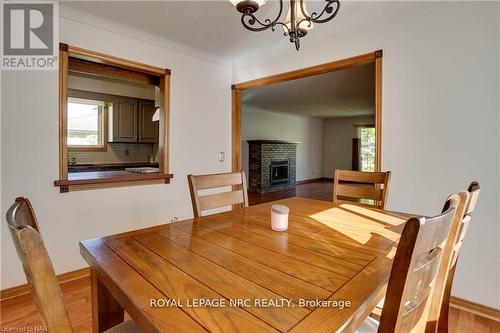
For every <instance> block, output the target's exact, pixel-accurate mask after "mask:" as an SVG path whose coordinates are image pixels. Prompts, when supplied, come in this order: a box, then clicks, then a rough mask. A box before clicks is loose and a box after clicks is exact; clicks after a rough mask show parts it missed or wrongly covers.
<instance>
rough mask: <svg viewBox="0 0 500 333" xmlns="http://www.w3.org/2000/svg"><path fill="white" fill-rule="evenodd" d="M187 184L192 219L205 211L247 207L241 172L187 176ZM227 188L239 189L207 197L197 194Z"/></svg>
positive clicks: (245, 187)
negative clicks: (202, 191)
mask: <svg viewBox="0 0 500 333" xmlns="http://www.w3.org/2000/svg"><path fill="white" fill-rule="evenodd" d="M188 182H189V190H190V192H191V202H192V204H193V213H194V217H200V216H201V214H202V212H203V211H205V210H209V209H214V208H220V207H224V206H229V205H240V206H241V207H248V194H247V181H246V177H245V172H243V171H240V172H232V173H219V174H210V175H198V176H194V175H188ZM227 186H238V187H240V188H239V189H236V190H232V191H229V192H218V193H212V194H207V195H200V194H199V193H198V191H200V190H209V189H216V188H221V187H227Z"/></svg>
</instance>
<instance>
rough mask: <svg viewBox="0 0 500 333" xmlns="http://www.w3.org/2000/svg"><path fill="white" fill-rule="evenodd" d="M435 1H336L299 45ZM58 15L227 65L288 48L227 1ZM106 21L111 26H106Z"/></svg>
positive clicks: (118, 5)
mask: <svg viewBox="0 0 500 333" xmlns="http://www.w3.org/2000/svg"><path fill="white" fill-rule="evenodd" d="M287 3H288V2H287V1H285V10H287V8H288V4H287ZM306 3H307V5H308V7H307V8H308V11H309V12H312V11H314V10H320V9H321V8H322V6H324V3H325V2H324V1H317V0H307V2H306ZM435 5H436V4H435V3H434V2H432V1H428V2H415V1H406V2H395V1H387V2H386V1H369V2H363V1H342V3H341V8H340V12H339V14H338V16H337V17H336V18H335V19H333V20H332V21H330V22H328V23H325V24H316V25H315V27H314V29H313V30H312V32H311V33H310V34H309V35H308V36H306V37H305V38H303V40H302V43H301V44H302V47H303V48H307V46H308V41H312V40H315V39H316V40H321V39H322V38H324V37H325V36H327V35H330V34H339V36H340V34H344V35H345V34H348V33H353V32H357V31H359V30H360V29H363V28H370V27H372V26H373V24H375V23H376V22H378V21H382V20H387V19H390V18H393V17H401V16H403V15H406V14H409V13H412V12H414V11H417V10H422V9H423V8H427V7H429V6H435ZM277 9H278V3H277V2H276V1H273V0H268V1H267V3H266V4H265V5H264V6H262V7H261V8H260V9H259V11H258V12H257V16H258V17H259V18H261V19H262V18H267V17H273V16H274V15H276V13H277ZM285 14H286V13H284V14H282V15H283V16H285ZM60 16H62V17H65V18H67V19H71V20H73V21H78V22H81V23H84V24H89V25H93V26H97V27H100V28H105V29H108V30H112V31H115V32H118V33H122V34H127V35H130V36H131V35H133V36H131V37H134V38H140V39H158V40H162V41H165V42H167V41H168V43H166V44H164V45H159V46H164V47H165V46H166V47H174V48H176V49H179V48H184V49H183V51H184V52H187V53H189V54H191V55H195V56H200V55H201V56H202V57H204V58H211V59H209V60H212V61H216V62H220V63H230V64H233V65H238V64H245V63H249V62H252V61H256V60H260V59H262V58H266V57H269V56H270V55H277V54H283V53H285V52H289V51H290V49H293V46H292V45H291V44H290V43H289V42H288V40H287V38H285V37H284V36H283V35H282V32H281V31H280V30H279V29H277V31H275V32H272V31H270V30H268V31H264V32H260V33H255V32H250V31H248V30H246V29H245V28H244V27H243V26H242V25H241V22H240V14H239V13H238V12H237V11H236V10H235V8H234V6H233V5H232V4H231V3H230V2H229V1H227V0H212V1H187V0H185V1H63V2H60ZM111 25H112V26H113V28H110V26H111ZM133 31H135V33H134V32H133ZM148 41H150V42H151V40H148ZM162 44H163V43H162Z"/></svg>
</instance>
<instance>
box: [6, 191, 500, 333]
mask: <svg viewBox="0 0 500 333" xmlns="http://www.w3.org/2000/svg"><path fill="white" fill-rule="evenodd" d="M294 196H298V197H305V198H313V199H319V200H326V201H330V200H331V198H332V183H331V182H316V183H309V184H302V185H298V186H297V188H296V189H294V190H289V191H282V192H272V193H266V194H255V193H249V200H250V204H257V203H262V202H268V201H272V200H278V199H283V198H288V197H294ZM62 291H63V295H64V301H65V303H66V306H67V309H68V312H69V316H70V319H71V322H72V324H73V327H74V329H75V333H90V332H92V319H91V302H90V278H89V277H86V278H83V279H79V280H75V281H71V282H67V283H64V284H63V285H62ZM127 317H128V316H127ZM38 325H41V322H40V318H39V315H38V311H37V310H36V307H35V305H34V303H33V301H32V299H31V296H30V295H25V296H20V297H17V298H13V299H9V300H5V301H2V302H1V304H0V331H1V332H4V331H10V332H15V331H17V332H28V331H29V330H26V329H24V328H25V327H36V326H38ZM15 328H19V329H15ZM23 329H24V330H23ZM450 332H451V333H458V332H460V333H462V332H464V333H494V332H499V333H500V322H496V321H493V320H490V319H487V318H483V317H481V316H478V315H475V314H472V313H470V312H466V311H463V310H459V309H456V308H451V309H450Z"/></svg>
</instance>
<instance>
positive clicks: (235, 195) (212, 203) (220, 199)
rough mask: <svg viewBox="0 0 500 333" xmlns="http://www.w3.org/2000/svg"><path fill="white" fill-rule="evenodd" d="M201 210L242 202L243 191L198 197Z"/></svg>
mask: <svg viewBox="0 0 500 333" xmlns="http://www.w3.org/2000/svg"><path fill="white" fill-rule="evenodd" d="M199 200H200V208H201V210H202V211H203V210H209V209H214V208H220V207H224V206H229V205H236V204H241V203H242V202H243V191H242V190H237V191H230V192H220V193H216V194H211V195H204V196H200V197H199Z"/></svg>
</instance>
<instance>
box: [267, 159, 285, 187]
mask: <svg viewBox="0 0 500 333" xmlns="http://www.w3.org/2000/svg"><path fill="white" fill-rule="evenodd" d="M289 182H290V168H289V161H288V160H283V161H271V167H270V172H269V183H270V184H271V186H278V185H284V184H289Z"/></svg>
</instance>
